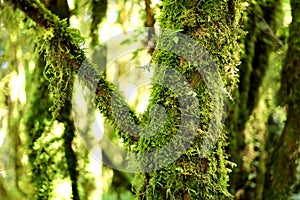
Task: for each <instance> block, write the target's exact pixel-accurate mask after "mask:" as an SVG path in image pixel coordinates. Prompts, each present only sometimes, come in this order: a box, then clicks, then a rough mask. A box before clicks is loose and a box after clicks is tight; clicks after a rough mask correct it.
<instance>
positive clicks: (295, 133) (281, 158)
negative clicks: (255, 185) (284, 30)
mask: <svg viewBox="0 0 300 200" xmlns="http://www.w3.org/2000/svg"><path fill="white" fill-rule="evenodd" d="M291 8H292V17H293V19H292V23H291V25H290V27H289V40H288V51H287V55H286V58H285V61H284V63H283V70H282V79H281V89H280V91H279V99H280V100H281V103H282V104H283V105H286V106H287V120H286V122H285V126H284V129H283V132H282V134H281V136H280V137H279V138H278V139H277V141H276V143H275V147H274V149H273V151H272V152H271V155H270V157H269V159H268V160H267V163H268V165H269V166H270V167H269V170H268V171H267V174H266V179H265V189H264V199H266V200H269V199H270V200H271V199H288V198H289V195H290V194H291V192H292V186H293V184H295V181H296V173H297V166H298V163H299V155H300V154H299V151H300V134H299V130H300V124H299V122H300V106H299V102H300V90H299V88H300V58H299V55H300V50H299V46H300V39H299V32H300V1H299V0H291Z"/></svg>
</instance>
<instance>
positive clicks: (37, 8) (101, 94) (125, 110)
mask: <svg viewBox="0 0 300 200" xmlns="http://www.w3.org/2000/svg"><path fill="white" fill-rule="evenodd" d="M9 2H10V3H12V4H13V5H14V6H15V8H18V9H20V10H21V11H23V12H24V13H25V14H26V16H28V17H29V18H31V19H32V20H33V21H34V22H36V23H37V25H39V26H40V27H43V28H45V29H53V30H54V36H53V41H56V42H55V43H53V44H51V45H52V47H53V48H56V49H58V48H63V49H68V50H69V51H70V52H69V53H70V54H71V58H70V59H68V66H70V67H71V68H72V70H73V71H74V72H75V73H77V74H78V76H79V78H80V80H82V81H83V82H84V83H85V85H86V86H87V87H88V88H89V89H91V90H94V91H95V93H96V106H97V107H98V108H99V110H100V112H101V113H102V114H103V115H104V116H105V117H106V118H107V119H108V120H109V121H110V122H112V123H114V124H116V125H117V127H118V128H122V130H123V131H122V136H123V137H125V139H126V140H127V141H128V139H129V140H131V141H132V142H133V141H136V140H137V139H138V138H139V136H138V135H137V134H138V133H137V130H134V129H135V126H134V124H136V125H138V124H140V122H139V119H138V117H137V116H136V114H135V113H134V111H133V110H132V109H130V108H129V106H128V104H127V103H126V102H125V101H124V99H123V98H122V97H121V95H120V94H119V93H117V92H116V89H115V87H114V85H113V84H112V83H110V82H109V81H107V80H106V79H105V77H104V76H101V75H100V74H99V73H97V70H96V69H95V68H94V67H93V64H92V63H90V62H89V61H88V60H87V59H86V56H85V53H84V51H83V50H82V49H81V48H80V44H78V42H76V40H75V39H74V38H79V37H80V38H81V36H80V35H79V34H78V33H77V35H76V34H75V33H74V30H73V31H72V29H71V28H69V27H67V26H66V23H65V22H64V21H63V20H62V21H60V19H59V18H58V17H57V16H56V15H54V14H52V13H51V12H50V11H49V10H48V9H47V8H45V6H44V5H43V4H42V3H40V2H39V1H36V0H34V1H32V0H14V1H9ZM57 41H59V42H60V47H59V46H58V45H57ZM57 52H59V50H58V51H57ZM80 72H83V73H80ZM95 86H96V88H95ZM112 99H114V102H116V103H117V105H115V107H116V108H115V107H114V108H113V106H112ZM125 114H126V115H130V118H131V120H129V121H130V122H129V123H127V124H124V123H122V125H119V124H118V123H116V119H115V116H120V117H121V118H123V117H124V115H125ZM122 115H123V116H122ZM125 117H126V116H125ZM119 120H121V119H119ZM127 121H128V120H127ZM120 126H122V127H120ZM124 130H126V131H125V132H126V133H131V134H123V133H125V132H124Z"/></svg>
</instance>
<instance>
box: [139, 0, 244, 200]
mask: <svg viewBox="0 0 300 200" xmlns="http://www.w3.org/2000/svg"><path fill="white" fill-rule="evenodd" d="M237 12H240V10H239V1H221V2H220V1H219V2H217V1H213V0H208V1H193V0H191V1H180V2H178V1H172V0H166V1H163V5H162V10H161V16H160V18H159V23H160V27H161V28H166V29H171V30H175V31H177V32H179V33H182V34H186V35H188V36H190V37H192V38H193V39H195V40H196V41H198V42H199V43H200V44H201V45H202V47H204V48H205V49H206V50H207V52H208V53H209V54H210V56H211V58H212V59H213V61H214V62H215V63H216V64H217V68H218V72H219V73H220V74H221V75H222V80H223V81H224V82H225V85H226V88H227V89H228V90H229V89H231V86H232V84H233V83H234V82H235V81H237V80H236V77H235V76H234V73H235V70H236V68H235V67H236V66H237V63H238V54H239V47H238V45H237V42H236V41H237V39H238V36H237V35H239V34H241V31H240V29H239V27H238V25H237V24H238V23H237V21H236V20H237V19H236V15H235V14H236V13H237ZM237 16H239V15H237ZM173 42H175V43H178V44H179V45H180V42H181V38H179V39H178V38H176V37H175V38H173ZM171 43H172V38H171V39H169V40H163V39H161V40H158V46H157V49H156V50H155V51H154V55H153V60H152V61H153V63H158V64H159V65H155V69H154V71H155V73H154V77H153V79H161V77H160V76H161V75H160V74H159V71H160V70H161V68H163V67H164V66H168V67H171V68H172V69H175V70H177V71H178V72H180V73H181V75H183V76H184V77H186V78H187V80H188V81H189V84H190V86H191V87H192V88H193V89H194V91H196V97H197V99H198V100H199V102H200V104H201V105H200V116H201V117H200V119H199V124H200V126H199V127H198V132H197V134H196V137H195V140H194V141H193V144H192V145H191V147H190V148H189V149H188V150H187V151H186V152H185V153H184V154H183V155H181V156H180V158H179V159H178V160H176V161H175V162H173V163H171V164H168V165H167V166H166V167H164V168H163V169H159V170H156V171H154V172H148V173H143V174H139V175H137V178H136V179H137V181H136V182H135V183H134V184H135V189H136V191H137V194H138V197H139V199H156V200H159V199H162V200H166V199H184V200H189V199H195V200H196V199H228V198H231V195H230V194H229V192H228V191H227V187H228V173H229V171H230V170H229V169H228V168H229V167H230V166H229V165H230V164H229V161H228V160H227V156H226V154H225V152H224V146H225V143H226V141H225V138H226V135H225V132H224V131H222V133H221V135H220V137H219V140H218V142H217V144H216V146H215V147H214V148H213V150H212V151H211V152H209V153H208V154H207V155H205V156H204V157H201V153H202V152H199V149H201V143H202V142H203V138H204V137H205V136H207V134H208V132H207V131H208V128H207V127H208V126H209V123H210V120H211V118H212V116H211V115H210V111H211V102H210V101H211V99H210V98H209V94H208V91H207V87H206V86H205V82H204V77H201V75H200V73H198V72H197V71H196V70H195V68H193V67H191V66H190V65H189V64H191V63H188V61H186V59H187V58H184V57H180V56H177V55H174V54H172V53H170V52H167V51H163V50H160V47H166V46H168V45H170V44H171ZM186 49H188V47H187V48H186ZM192 50H195V49H192ZM192 50H191V51H190V52H189V54H193V53H194V52H192ZM198 53H199V54H201V53H200V52H198ZM189 66H190V67H189ZM229 73H232V75H233V77H230V75H229ZM175 84H176V83H175ZM178 85H180V83H178ZM154 104H160V105H162V106H164V107H165V109H166V112H167V113H168V115H169V116H171V119H170V121H168V120H167V122H166V123H167V124H166V128H164V129H163V130H162V131H160V132H159V133H157V134H156V135H155V136H153V137H149V138H141V139H140V141H139V145H138V146H137V148H136V150H137V151H138V152H140V153H143V152H152V151H154V150H155V149H157V148H161V147H162V146H164V145H167V144H168V142H169V141H170V138H172V137H180V134H179V136H178V134H177V135H176V132H177V131H178V128H176V127H178V126H179V125H180V122H181V121H180V120H181V118H180V113H181V114H182V110H180V108H179V107H180V106H179V104H178V99H177V98H176V95H174V93H172V91H170V90H169V89H168V88H165V87H162V86H160V85H154V86H153V88H152V96H151V98H150V106H153V105H154ZM148 111H149V110H148ZM181 117H182V116H181ZM148 120H149V116H147V115H145V116H144V118H143V120H142V121H143V122H145V121H148ZM143 122H142V123H143ZM189 128H191V127H189ZM177 145H178V146H180V145H182V144H180V143H178V144H177ZM200 151H202V149H201V150H200ZM169 153H170V154H172V153H173V152H169ZM168 156H171V155H168V154H167V155H166V157H168ZM162 162H164V160H162ZM151 164H152V163H151V161H149V165H151ZM140 179H142V180H144V181H143V184H142V185H141V184H140V181H141V180H140Z"/></svg>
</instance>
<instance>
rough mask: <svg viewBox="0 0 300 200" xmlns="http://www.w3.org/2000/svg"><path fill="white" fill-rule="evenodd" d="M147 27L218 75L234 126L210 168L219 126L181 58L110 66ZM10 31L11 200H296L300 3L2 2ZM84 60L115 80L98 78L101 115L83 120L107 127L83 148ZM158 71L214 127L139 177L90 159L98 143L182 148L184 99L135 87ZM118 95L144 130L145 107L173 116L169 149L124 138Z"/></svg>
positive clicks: (155, 52) (6, 173)
mask: <svg viewBox="0 0 300 200" xmlns="http://www.w3.org/2000/svg"><path fill="white" fill-rule="evenodd" d="M141 27H162V28H168V29H172V30H175V31H178V32H181V33H183V34H187V35H190V36H191V37H192V38H194V39H196V40H198V41H199V42H200V44H201V45H203V47H204V48H205V49H206V50H207V51H208V53H209V54H210V55H211V56H212V59H213V60H214V62H215V63H216V64H217V66H218V70H219V72H220V74H221V76H222V80H223V82H224V85H225V89H224V90H226V91H227V92H226V93H227V109H226V119H225V126H224V128H223V131H222V133H221V137H220V141H218V143H217V145H216V147H215V148H214V149H213V151H212V152H211V153H210V154H209V155H207V156H206V157H204V158H199V156H198V153H195V152H197V148H198V146H197V145H198V143H201V142H199V141H202V139H203V138H202V136H201V134H205V133H206V132H207V126H208V123H209V119H210V117H211V116H209V112H208V110H209V109H210V103H209V97H208V94H207V92H205V91H207V89H206V88H205V86H203V85H205V84H203V82H202V84H201V77H200V75H199V73H198V74H197V73H196V72H195V70H193V69H192V68H191V67H190V65H189V64H188V62H187V61H186V60H185V59H184V58H180V57H178V56H176V55H171V54H170V53H166V52H164V51H163V50H159V49H155V46H154V45H155V44H154V43H153V44H152V46H150V48H148V49H147V50H145V49H144V50H141V51H136V52H130V53H127V54H126V55H124V56H122V57H121V58H118V59H116V60H114V62H112V63H107V60H108V59H107V57H108V56H109V55H108V52H109V51H108V50H107V48H106V44H105V41H107V40H109V39H110V38H112V37H113V36H115V35H117V34H122V33H126V32H127V31H129V30H133V29H138V28H141ZM0 28H1V32H0V70H1V74H0V76H1V77H0V78H1V79H0V80H1V81H0V121H1V124H0V199H1V200H2V199H3V200H6V199H74V200H79V199H103V200H105V199H107V200H114V199H116V200H117V199H118V200H119V199H124V200H129V199H183V200H190V199H245V200H248V199H249V200H252V199H253V200H254V199H255V200H256V199H258V200H259V199H266V200H268V199H270V200H271V199H272V200H275V199H279V200H281V199H282V200H285V199H294V200H295V199H299V200H300V168H299V151H300V134H299V133H300V131H299V130H300V0H290V1H289V0H224V1H217V0H205V1H194V0H188V1H171V0H162V1H160V0H152V1H151V0H144V1H138V0H32V1H30V0H12V1H11V0H0ZM151 34H155V33H154V32H150V31H149V36H150V35H151ZM133 39H134V37H133ZM146 42H148V44H149V43H150V44H151V37H149V41H146ZM158 42H161V44H160V45H162V46H163V45H169V43H168V41H167V42H166V41H158ZM171 42H172V41H171ZM178 42H180V41H178V40H177V39H174V38H173V43H176V44H177V43H178ZM126 43H130V41H124V42H123V44H124V45H126ZM120 45H122V44H120ZM157 45H159V44H157ZM173 45H174V44H173ZM116 48H122V47H116ZM85 60H88V63H87V68H88V67H90V68H93V66H98V67H100V71H101V70H104V69H107V70H106V71H105V72H104V74H103V76H101V77H99V76H96V77H97V78H98V79H99V80H100V81H99V82H98V84H99V85H98V86H99V87H98V90H97V92H96V96H97V97H96V107H97V109H94V112H95V113H94V114H92V116H91V119H85V120H86V121H87V122H89V120H90V122H91V124H92V122H93V120H95V118H97V122H98V125H99V124H100V128H98V129H97V130H96V131H98V133H95V131H94V132H93V129H92V128H93V127H86V129H85V131H86V134H87V135H86V137H87V139H84V138H83V137H82V135H80V134H79V133H78V127H76V124H75V121H74V120H76V119H74V117H73V113H72V95H74V94H73V87H74V84H75V82H76V81H75V79H76V73H77V72H78V68H79V66H80V65H82V63H83V62H84V61H85ZM150 61H151V62H154V63H155V62H157V63H163V64H165V65H169V66H172V67H173V68H174V69H176V70H177V71H179V72H180V73H181V74H183V75H184V76H186V77H187V80H189V81H190V85H191V87H193V89H194V90H195V91H196V97H197V98H198V99H199V101H200V102H201V103H202V104H203V106H201V108H200V109H201V115H203V116H206V115H207V116H206V117H203V118H204V119H201V120H200V124H201V127H200V128H199V130H200V131H199V136H197V137H196V139H195V142H194V144H193V145H192V146H191V148H190V149H189V150H188V151H187V152H186V153H184V154H183V155H182V156H181V157H180V158H179V159H178V160H176V161H175V162H174V163H172V164H170V165H168V166H167V167H166V168H164V169H159V170H157V171H154V172H149V173H146V172H145V173H139V174H130V173H125V172H122V171H118V170H115V169H112V168H110V167H108V166H106V165H104V164H102V162H101V161H99V157H95V156H93V155H95V153H93V152H97V151H98V152H99V151H101V146H99V145H98V144H97V142H96V143H93V142H94V140H97V141H98V140H100V139H101V137H102V136H103V134H105V136H106V137H107V138H109V139H110V140H111V141H112V142H113V143H115V144H119V145H120V146H122V147H123V148H127V150H128V151H133V152H139V153H143V152H145V151H146V152H147V151H151V150H153V149H156V148H160V147H161V146H163V145H165V144H166V143H167V142H168V141H169V140H168V139H166V138H168V137H170V136H172V135H174V134H175V132H176V131H173V127H176V125H178V121H180V116H179V115H178V113H180V110H179V108H177V107H176V97H174V95H173V94H172V93H171V92H170V91H169V90H167V89H166V88H162V87H160V86H157V85H152V86H150V85H144V86H143V87H140V86H139V84H141V82H143V81H145V79H146V80H149V81H151V77H152V76H154V77H155V76H158V75H157V74H155V73H154V74H151V73H150V72H149V73H148V72H147V70H143V69H141V70H140V68H143V67H141V66H147V64H148V63H149V62H150ZM92 63H94V64H92ZM106 65H109V67H106ZM154 71H155V69H154ZM87 76H89V77H93V76H94V74H93V73H92V72H91V74H88V75H87ZM115 88H119V90H121V91H122V92H121V93H122V98H123V99H124V100H122V101H121V100H120V102H126V103H127V104H128V105H129V106H130V107H131V108H132V113H133V114H132V115H133V118H134V119H135V122H137V124H144V125H145V124H147V123H148V121H149V114H148V113H149V112H150V111H149V106H151V105H154V104H155V103H157V102H158V103H160V104H161V105H163V106H165V107H166V109H167V111H168V113H171V114H169V115H168V117H169V118H170V120H169V121H168V122H167V124H166V125H165V126H166V128H165V129H164V130H163V131H162V132H161V134H160V135H159V134H158V136H155V137H152V138H151V141H150V140H149V139H142V138H140V137H139V136H138V135H137V136H133V137H131V136H130V135H128V134H127V133H124V132H123V131H121V130H120V129H119V128H118V124H116V120H114V119H113V115H112V113H111V107H110V106H111V105H110V100H111V96H112V91H114V90H115ZM133 91H134V94H132V92H133ZM126 103H125V104H126ZM148 104H149V105H148ZM133 110H135V111H133ZM91 113H93V112H91ZM172 113H173V114H172ZM178 116H179V117H178ZM205 118H206V119H205ZM104 119H105V120H104ZM99 131H100V132H101V133H99ZM95 134H96V135H95ZM101 134H102V136H101ZM95 138H96V139H95ZM153 141H154V142H153ZM87 146H88V147H87ZM91 146H92V147H91ZM106 153H107V152H102V154H101V155H102V158H103V159H106V161H107V159H109V158H108V156H107V155H106ZM108 153H109V152H108ZM108 162H109V161H108Z"/></svg>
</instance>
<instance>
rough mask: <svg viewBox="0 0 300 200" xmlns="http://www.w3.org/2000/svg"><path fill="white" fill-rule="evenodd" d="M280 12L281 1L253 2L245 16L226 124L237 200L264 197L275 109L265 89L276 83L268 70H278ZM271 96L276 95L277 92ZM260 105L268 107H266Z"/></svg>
mask: <svg viewBox="0 0 300 200" xmlns="http://www.w3.org/2000/svg"><path fill="white" fill-rule="evenodd" d="M281 10H282V2H281V0H270V1H264V2H252V3H250V5H249V7H248V8H247V10H246V12H245V16H244V20H245V26H244V29H245V31H246V32H247V35H246V37H245V39H244V40H243V44H244V55H243V56H242V57H241V65H240V66H239V75H240V82H239V84H238V90H236V92H235V93H234V99H235V102H229V109H228V120H227V122H226V124H227V128H228V130H229V132H230V136H229V142H230V145H229V147H228V152H229V154H230V155H231V159H232V161H233V162H235V163H236V164H237V167H236V168H234V169H233V173H231V176H230V186H231V192H232V193H233V194H235V196H236V198H237V199H261V198H262V191H263V185H264V184H263V182H264V173H265V170H266V165H265V161H264V159H265V156H266V149H265V148H267V147H266V146H265V140H266V139H267V137H268V136H267V133H268V128H267V126H266V124H267V120H268V117H269V115H271V114H272V110H274V106H275V105H274V104H273V103H272V102H271V103H270V100H268V98H267V97H266V90H267V89H269V88H270V85H269V84H270V83H266V81H270V80H273V81H275V80H276V77H275V78H273V76H274V75H272V74H270V72H268V71H272V70H273V69H270V68H275V67H276V66H274V64H273V65H272V66H271V62H270V59H271V55H272V53H273V54H274V52H275V50H276V49H279V48H282V46H283V44H282V42H281V41H280V40H279V36H278V29H279V27H280V24H282V20H283V18H282V14H281ZM268 73H269V74H268ZM272 87H273V86H272ZM275 90H276V88H274V90H272V91H275ZM270 95H272V96H274V92H273V93H272V94H270ZM259 102H263V105H264V104H267V108H264V107H262V103H260V104H259ZM247 124H248V127H247ZM249 124H256V127H253V128H249ZM263 124H264V125H263ZM251 152H252V153H251ZM254 163H255V164H254ZM253 185H255V186H253Z"/></svg>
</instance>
